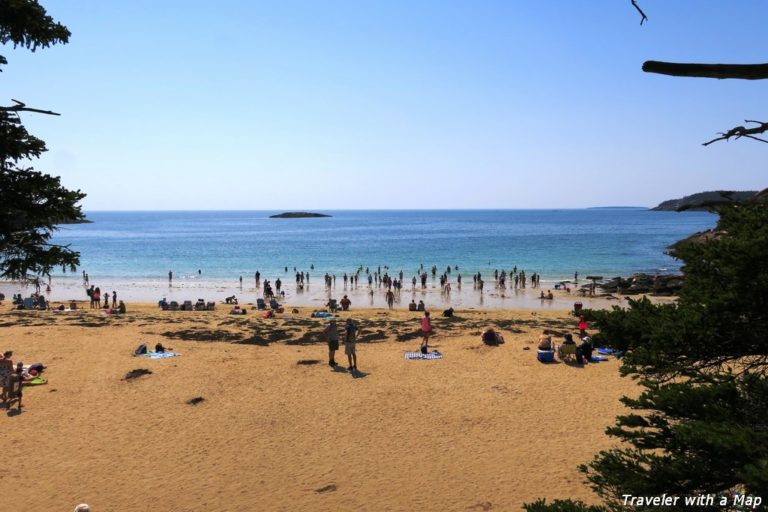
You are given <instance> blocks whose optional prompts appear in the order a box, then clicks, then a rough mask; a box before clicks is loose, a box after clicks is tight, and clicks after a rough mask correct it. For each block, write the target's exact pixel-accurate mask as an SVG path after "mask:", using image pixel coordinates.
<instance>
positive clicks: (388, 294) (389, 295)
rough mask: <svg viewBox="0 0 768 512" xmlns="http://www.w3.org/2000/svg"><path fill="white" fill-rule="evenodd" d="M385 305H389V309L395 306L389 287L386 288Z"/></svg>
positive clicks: (393, 295) (393, 296)
mask: <svg viewBox="0 0 768 512" xmlns="http://www.w3.org/2000/svg"><path fill="white" fill-rule="evenodd" d="M387 306H389V309H393V308H394V307H395V294H394V293H392V289H391V288H390V289H389V290H387Z"/></svg>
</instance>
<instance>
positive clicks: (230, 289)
mask: <svg viewBox="0 0 768 512" xmlns="http://www.w3.org/2000/svg"><path fill="white" fill-rule="evenodd" d="M270 281H271V282H272V284H274V280H272V279H270ZM91 284H93V285H95V286H98V287H99V288H100V289H101V291H102V293H103V292H105V291H106V292H109V293H110V294H111V293H112V291H117V295H118V299H121V300H125V301H126V302H142V303H148V304H154V303H157V301H159V300H160V299H162V298H163V297H165V298H166V299H167V300H168V301H172V300H175V301H177V302H179V303H183V302H184V301H185V300H191V301H192V302H196V301H197V299H199V298H202V299H204V300H205V301H214V302H220V301H223V300H224V299H225V298H226V297H230V296H233V295H234V296H236V297H237V298H238V300H239V301H240V302H241V303H251V304H253V303H255V302H256V299H257V298H259V297H262V295H263V287H259V288H257V287H256V286H255V283H254V282H253V281H251V282H245V281H244V283H243V286H242V288H241V287H240V286H239V283H238V282H233V283H221V282H214V281H205V280H196V279H185V280H177V281H174V283H173V285H172V286H169V285H168V283H167V281H166V282H161V281H141V282H139V281H110V280H103V281H96V280H92V281H91ZM85 289H86V288H85V286H83V283H82V281H81V280H79V279H54V280H53V282H52V287H51V293H50V294H47V293H46V292H45V286H43V287H42V292H43V294H44V295H46V297H48V298H50V301H51V303H52V304H55V303H58V302H67V301H70V300H87V295H86V292H85ZM282 289H283V291H284V292H285V298H282V299H280V302H285V303H286V304H288V305H290V306H310V307H315V308H320V307H323V305H325V304H326V303H327V302H328V299H329V298H334V299H337V300H340V299H341V298H342V297H343V296H344V295H348V296H349V298H350V300H352V304H353V306H355V307H358V308H360V307H364V308H386V306H387V305H386V298H385V293H386V288H384V287H376V286H375V285H374V286H373V287H369V286H368V283H367V282H366V283H365V284H362V282H361V283H360V284H359V285H358V286H356V287H352V286H347V287H344V285H343V282H341V280H340V279H337V283H336V286H335V287H331V288H326V287H325V285H324V284H323V282H322V278H320V276H318V280H317V282H315V281H312V282H311V283H310V284H309V285H306V286H305V287H304V289H303V290H297V288H296V284H295V281H290V282H286V283H284V285H283V287H282ZM550 290H551V291H552V293H553V296H554V298H553V299H552V300H542V299H541V298H540V294H541V292H542V291H543V292H544V293H545V294H546V293H547V291H550ZM371 291H373V294H371ZM0 292H1V293H4V294H5V295H6V297H7V298H10V297H12V296H13V294H16V293H21V294H22V295H23V296H24V297H28V296H30V295H31V294H32V292H34V287H32V286H22V285H20V284H18V283H11V282H0ZM411 300H415V301H416V302H419V301H420V300H422V301H424V303H425V304H426V306H427V308H435V309H438V308H439V309H440V310H443V309H447V308H449V307H453V308H456V309H468V310H471V309H482V310H496V309H534V310H552V311H556V310H571V309H573V303H574V302H577V301H578V302H582V303H583V305H584V307H585V308H600V309H604V308H608V307H611V306H613V305H616V304H622V303H624V300H623V298H621V297H619V296H613V297H611V296H607V297H584V296H582V295H581V294H580V293H578V291H577V289H575V288H574V289H572V290H571V293H566V292H565V291H563V290H556V289H555V288H554V285H553V283H544V282H542V285H541V288H525V289H515V288H513V287H509V286H507V287H506V288H504V289H502V288H497V287H496V286H495V284H494V282H493V280H490V282H486V283H485V287H484V289H483V290H482V291H480V290H479V289H477V288H476V287H474V286H473V284H472V279H471V277H470V279H469V284H466V282H465V283H464V284H463V285H462V286H458V285H457V283H456V282H455V281H454V282H452V283H451V292H450V293H444V292H442V290H441V289H440V284H439V282H438V281H436V280H432V279H431V278H430V279H429V281H428V282H427V288H426V289H421V288H420V287H416V288H415V289H412V288H411V284H410V283H408V285H407V286H406V287H405V288H403V290H402V291H401V293H400V294H399V296H396V298H395V305H396V306H397V307H399V308H406V307H407V305H408V303H409V302H410V301H411ZM659 300H664V299H659Z"/></svg>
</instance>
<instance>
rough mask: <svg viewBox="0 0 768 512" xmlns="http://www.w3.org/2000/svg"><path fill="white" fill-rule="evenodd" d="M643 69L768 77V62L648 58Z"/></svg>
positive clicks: (695, 74)
mask: <svg viewBox="0 0 768 512" xmlns="http://www.w3.org/2000/svg"><path fill="white" fill-rule="evenodd" d="M643 71H645V72H646V73H658V74H661V75H670V76H690V77H702V78H719V79H725V78H740V79H742V80H763V79H766V78H768V64H683V63H677V62H659V61H656V60H649V61H646V62H645V63H643Z"/></svg>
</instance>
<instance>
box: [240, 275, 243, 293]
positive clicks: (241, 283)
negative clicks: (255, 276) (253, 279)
mask: <svg viewBox="0 0 768 512" xmlns="http://www.w3.org/2000/svg"><path fill="white" fill-rule="evenodd" d="M240 289H241V290H242V289H243V276H240Z"/></svg>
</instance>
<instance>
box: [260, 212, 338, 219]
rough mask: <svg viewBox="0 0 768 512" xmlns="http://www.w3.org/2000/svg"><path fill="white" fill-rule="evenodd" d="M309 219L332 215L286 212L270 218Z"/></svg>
mask: <svg viewBox="0 0 768 512" xmlns="http://www.w3.org/2000/svg"><path fill="white" fill-rule="evenodd" d="M309 217H330V215H326V214H324V213H310V212H285V213H278V214H277V215H270V216H269V218H270V219H305V218H309Z"/></svg>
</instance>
